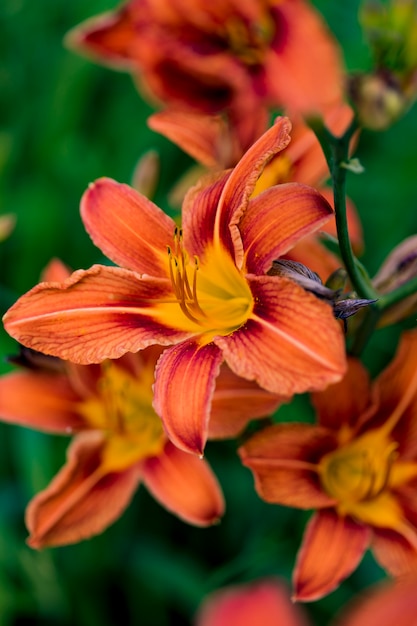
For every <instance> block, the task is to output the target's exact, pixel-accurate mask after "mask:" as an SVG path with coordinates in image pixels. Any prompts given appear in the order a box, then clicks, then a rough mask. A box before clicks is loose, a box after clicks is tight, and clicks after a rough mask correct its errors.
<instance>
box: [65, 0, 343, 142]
mask: <svg viewBox="0 0 417 626" xmlns="http://www.w3.org/2000/svg"><path fill="white" fill-rule="evenodd" d="M68 42H69V45H70V46H71V47H73V48H75V49H77V50H79V51H81V52H83V53H85V54H87V55H90V56H92V57H93V58H94V59H96V60H98V61H99V62H102V63H105V64H108V65H111V66H112V67H115V68H118V69H122V70H127V71H129V72H131V73H132V74H133V75H134V76H135V78H137V79H139V82H140V85H141V86H142V87H144V88H145V89H146V90H147V91H148V92H150V93H151V94H153V95H154V96H156V97H157V98H158V99H159V100H160V101H161V102H162V103H163V104H164V105H166V106H170V107H172V106H174V107H180V108H184V107H185V108H187V109H189V110H192V111H196V112H202V113H209V114H215V113H219V112H226V113H228V115H229V118H230V119H231V120H232V123H233V126H235V127H236V128H238V129H239V133H238V134H239V136H240V138H241V142H242V146H243V148H244V149H247V148H248V147H249V146H250V144H251V143H252V142H253V141H254V140H255V139H257V137H258V136H259V135H260V134H261V133H262V132H263V130H264V129H265V125H266V121H267V117H268V115H267V112H268V109H269V108H274V109H276V108H277V107H284V108H285V110H286V112H287V113H289V114H299V113H301V114H316V113H319V114H320V113H322V112H323V111H324V110H325V109H326V108H327V107H329V106H331V105H333V104H335V103H337V102H341V101H342V100H343V87H344V77H343V66H342V61H341V55H340V51H339V48H338V46H337V43H336V42H335V40H334V39H333V38H332V36H331V35H330V33H329V31H328V29H327V27H326V25H325V23H324V22H323V19H322V18H321V16H320V15H319V14H318V13H317V12H316V11H315V9H314V8H313V7H312V6H311V5H310V4H309V2H307V1H305V0H246V1H245V2H235V0H222V1H219V0H216V1H214V2H211V3H210V4H208V3H207V2H206V1H205V0H191V1H190V0H187V1H184V0H174V1H173V0H169V1H167V0H162V1H161V0H130V1H128V2H127V3H126V4H123V5H122V6H120V7H119V8H118V9H116V10H115V11H113V12H110V13H107V14H105V15H101V16H98V17H95V18H92V19H90V20H88V21H87V22H85V23H84V24H81V25H80V26H78V27H76V28H75V29H74V30H73V31H72V32H71V33H69V35H68ZM306 42H308V44H306Z"/></svg>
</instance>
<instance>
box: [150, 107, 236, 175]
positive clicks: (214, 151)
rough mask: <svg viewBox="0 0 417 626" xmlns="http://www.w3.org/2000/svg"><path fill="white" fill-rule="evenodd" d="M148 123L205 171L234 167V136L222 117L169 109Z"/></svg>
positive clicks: (154, 115) (154, 116)
mask: <svg viewBox="0 0 417 626" xmlns="http://www.w3.org/2000/svg"><path fill="white" fill-rule="evenodd" d="M147 123H148V126H149V127H150V128H152V130H154V131H156V132H157V133H160V134H162V135H163V136H164V137H167V138H168V139H169V140H170V141H172V142H173V143H175V144H176V145H177V146H179V147H180V148H181V149H182V150H184V151H185V152H186V153H187V154H189V155H191V156H192V157H193V158H194V159H196V160H197V161H198V162H199V163H202V164H203V165H205V166H206V167H209V168H216V167H220V166H224V167H228V166H229V165H231V164H232V163H233V145H232V143H231V142H232V136H231V135H230V136H229V135H228V128H227V125H226V122H225V120H224V119H223V118H222V117H220V116H219V115H217V116H214V115H202V114H199V113H193V112H190V111H184V110H182V109H180V110H179V109H166V110H165V111H160V112H159V113H154V114H153V115H151V116H150V117H148V120H147Z"/></svg>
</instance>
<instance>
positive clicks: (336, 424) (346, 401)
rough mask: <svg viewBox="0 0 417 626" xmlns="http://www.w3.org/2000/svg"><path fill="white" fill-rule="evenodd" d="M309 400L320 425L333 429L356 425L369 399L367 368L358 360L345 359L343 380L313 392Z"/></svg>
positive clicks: (369, 385)
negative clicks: (346, 360)
mask: <svg viewBox="0 0 417 626" xmlns="http://www.w3.org/2000/svg"><path fill="white" fill-rule="evenodd" d="M311 400H312V403H313V405H314V408H315V409H316V411H317V414H318V418H319V421H320V424H322V426H325V427H326V428H330V429H332V430H334V431H336V432H337V431H338V430H339V429H342V428H343V427H346V426H348V427H350V428H351V429H354V428H357V427H358V426H359V418H360V416H361V415H362V414H363V413H364V411H365V409H367V408H368V406H369V403H370V401H371V383H370V378H369V374H368V371H367V370H366V369H365V367H364V366H363V365H362V363H361V362H360V361H359V359H354V358H352V357H350V358H348V369H347V372H346V374H345V375H344V377H343V378H342V380H341V381H340V382H338V383H336V384H333V385H330V386H329V387H327V389H325V390H324V391H320V392H317V393H313V394H312V395H311Z"/></svg>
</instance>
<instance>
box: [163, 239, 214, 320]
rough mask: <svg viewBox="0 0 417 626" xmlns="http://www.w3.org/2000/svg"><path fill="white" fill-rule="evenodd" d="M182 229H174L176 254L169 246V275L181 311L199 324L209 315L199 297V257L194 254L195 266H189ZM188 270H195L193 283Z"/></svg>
mask: <svg viewBox="0 0 417 626" xmlns="http://www.w3.org/2000/svg"><path fill="white" fill-rule="evenodd" d="M182 238H183V236H182V229H180V228H178V227H175V231H174V249H175V252H174V254H173V253H172V250H171V247H170V246H167V251H168V259H169V276H170V279H171V283H172V288H173V290H174V294H175V297H176V299H177V300H178V304H179V305H180V308H181V311H182V312H183V313H184V315H186V317H187V318H188V319H189V320H191V321H192V322H195V323H196V324H199V323H200V322H201V317H207V316H206V314H205V313H204V311H203V310H202V308H201V307H200V305H199V303H198V298H197V271H198V269H199V261H198V257H197V256H194V268H193V269H192V270H191V268H190V267H189V257H188V254H187V252H186V251H185V250H184V246H183V243H182ZM187 270H188V271H190V270H191V271H193V278H192V285H191V284H190V279H189V277H188V272H187Z"/></svg>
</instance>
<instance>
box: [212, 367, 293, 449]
mask: <svg viewBox="0 0 417 626" xmlns="http://www.w3.org/2000/svg"><path fill="white" fill-rule="evenodd" d="M289 401H290V398H287V397H285V396H279V395H276V394H274V393H270V392H269V391H265V389H262V388H261V387H259V385H257V384H256V383H255V382H254V381H251V380H246V379H245V378H241V377H240V376H237V375H236V374H235V373H234V372H232V370H231V369H229V368H228V367H227V365H226V364H223V365H222V367H221V369H220V374H219V376H218V377H217V380H216V388H215V390H214V394H213V400H212V405H211V415H210V422H209V435H208V437H209V439H225V438H228V437H236V436H237V435H238V434H240V432H241V431H242V430H243V429H244V428H245V426H246V425H247V424H248V422H249V421H250V420H252V419H256V418H260V417H265V416H266V415H270V414H271V413H273V412H274V411H276V409H277V408H278V407H279V406H280V405H281V404H283V403H284V402H289Z"/></svg>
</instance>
